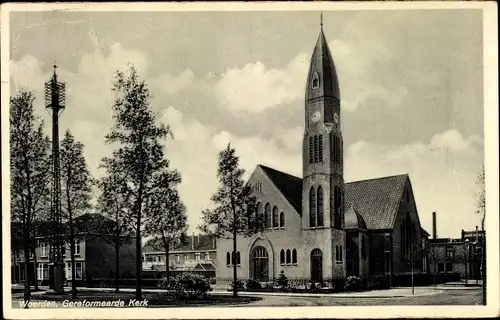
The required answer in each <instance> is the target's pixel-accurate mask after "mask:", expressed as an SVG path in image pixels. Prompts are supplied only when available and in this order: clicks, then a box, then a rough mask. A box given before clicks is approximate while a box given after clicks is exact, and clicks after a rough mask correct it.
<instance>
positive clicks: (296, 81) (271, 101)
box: [214, 54, 309, 113]
mask: <svg viewBox="0 0 500 320" xmlns="http://www.w3.org/2000/svg"><path fill="white" fill-rule="evenodd" d="M308 60H309V59H308V57H307V56H306V55H304V54H300V55H298V56H296V57H295V58H294V59H293V60H291V61H290V62H289V63H288V64H287V65H286V66H285V67H284V68H283V69H268V68H267V67H266V66H265V65H264V64H263V63H262V62H260V61H257V62H254V63H248V64H246V65H245V66H243V67H242V68H231V69H227V70H226V71H225V72H224V73H222V74H221V75H220V77H219V79H218V80H217V81H216V82H215V83H214V94H215V97H216V99H217V101H218V103H219V106H220V107H221V108H223V109H228V110H231V111H232V112H234V113H242V112H243V113H259V112H262V111H264V110H266V109H269V108H275V107H278V106H281V105H284V104H288V103H291V102H293V101H296V100H298V99H299V98H302V97H303V95H304V94H303V92H304V86H305V78H306V74H307V68H308Z"/></svg>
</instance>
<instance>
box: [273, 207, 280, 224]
mask: <svg viewBox="0 0 500 320" xmlns="http://www.w3.org/2000/svg"><path fill="white" fill-rule="evenodd" d="M278 219H279V217H278V207H276V206H274V207H273V228H279V220H278Z"/></svg>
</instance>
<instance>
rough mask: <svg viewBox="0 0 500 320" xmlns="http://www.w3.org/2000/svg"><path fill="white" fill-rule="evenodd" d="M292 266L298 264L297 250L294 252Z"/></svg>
mask: <svg viewBox="0 0 500 320" xmlns="http://www.w3.org/2000/svg"><path fill="white" fill-rule="evenodd" d="M292 264H297V249H293V251H292Z"/></svg>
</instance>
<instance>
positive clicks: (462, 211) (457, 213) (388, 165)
mask: <svg viewBox="0 0 500 320" xmlns="http://www.w3.org/2000/svg"><path fill="white" fill-rule="evenodd" d="M482 152H483V146H482V139H481V138H479V137H477V136H475V135H471V136H468V137H463V136H462V135H461V134H460V133H459V132H458V131H456V130H448V131H445V132H442V133H439V134H436V135H434V136H433V137H432V138H431V139H430V141H428V142H426V143H424V142H416V143H413V144H407V145H401V146H391V145H381V144H377V143H371V142H367V141H358V142H356V143H354V144H351V145H350V146H348V147H347V148H346V150H345V177H346V180H347V181H355V180H361V179H367V178H376V177H381V176H390V175H396V174H403V173H408V174H409V175H410V179H411V183H412V187H413V191H414V195H415V198H416V202H417V209H418V211H419V216H420V222H421V223H422V225H423V227H424V228H426V229H428V231H429V232H430V230H431V226H432V221H431V212H433V211H436V212H438V229H439V234H440V236H443V237H455V236H458V234H457V232H458V230H460V229H470V228H471V224H472V223H474V222H475V223H479V216H477V215H475V213H474V212H475V206H474V194H475V192H476V186H475V181H476V176H477V173H478V172H479V171H480V168H481V166H482V164H483V154H482ZM471 221H474V222H471Z"/></svg>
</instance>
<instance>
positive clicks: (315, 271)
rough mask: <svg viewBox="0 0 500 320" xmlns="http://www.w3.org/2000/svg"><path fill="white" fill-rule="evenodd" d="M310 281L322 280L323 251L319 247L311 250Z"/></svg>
mask: <svg viewBox="0 0 500 320" xmlns="http://www.w3.org/2000/svg"><path fill="white" fill-rule="evenodd" d="M311 281H313V282H322V281H323V253H322V252H321V250H320V249H314V250H313V251H311Z"/></svg>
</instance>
